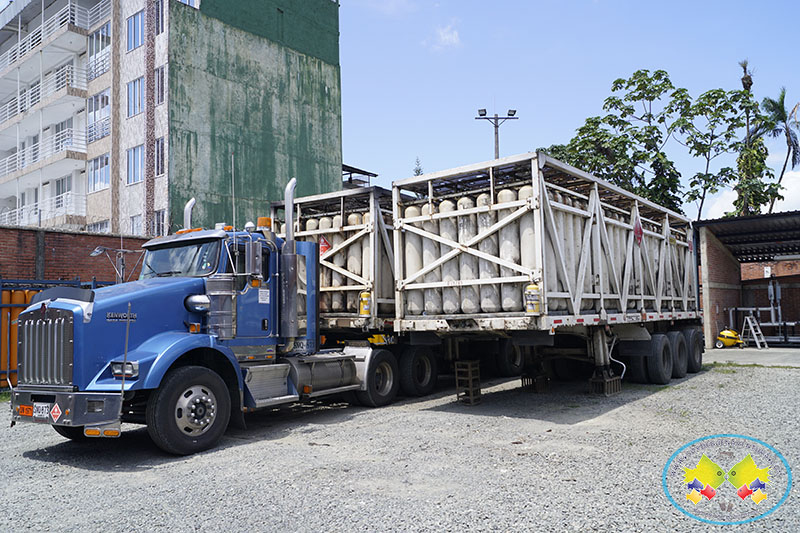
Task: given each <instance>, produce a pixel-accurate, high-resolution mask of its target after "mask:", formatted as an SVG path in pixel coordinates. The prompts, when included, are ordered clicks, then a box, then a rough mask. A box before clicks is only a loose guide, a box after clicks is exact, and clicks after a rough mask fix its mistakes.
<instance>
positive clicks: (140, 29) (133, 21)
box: [128, 10, 144, 52]
mask: <svg viewBox="0 0 800 533" xmlns="http://www.w3.org/2000/svg"><path fill="white" fill-rule="evenodd" d="M143 42H144V10H142V11H139V12H138V13H136V14H135V15H133V16H130V17H128V52H130V51H131V50H133V49H134V48H139V47H140V46H142V43H143Z"/></svg>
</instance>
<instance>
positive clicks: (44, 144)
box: [0, 129, 86, 177]
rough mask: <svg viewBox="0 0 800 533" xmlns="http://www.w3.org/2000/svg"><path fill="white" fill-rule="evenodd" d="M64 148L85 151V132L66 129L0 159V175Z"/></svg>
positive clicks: (42, 158)
mask: <svg viewBox="0 0 800 533" xmlns="http://www.w3.org/2000/svg"><path fill="white" fill-rule="evenodd" d="M65 150H71V151H74V152H86V133H84V132H82V131H77V130H72V129H67V130H62V131H60V132H58V133H56V134H55V135H51V136H50V137H47V138H46V139H43V140H42V141H41V142H38V143H36V144H32V145H30V146H28V147H26V148H24V149H22V150H19V151H18V152H16V153H14V154H11V155H10V156H8V157H6V158H5V159H0V177H2V176H5V175H6V174H11V173H12V172H16V171H17V170H22V169H24V168H25V167H29V166H31V165H33V164H35V163H38V162H39V161H43V160H45V159H47V158H48V157H50V156H52V155H55V154H57V153H59V152H63V151H65Z"/></svg>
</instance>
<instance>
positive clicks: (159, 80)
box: [156, 65, 166, 105]
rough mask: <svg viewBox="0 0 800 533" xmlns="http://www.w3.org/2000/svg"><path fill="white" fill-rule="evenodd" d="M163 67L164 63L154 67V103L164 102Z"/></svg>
mask: <svg viewBox="0 0 800 533" xmlns="http://www.w3.org/2000/svg"><path fill="white" fill-rule="evenodd" d="M164 67H166V65H161V66H160V67H158V68H157V69H156V105H158V104H163V103H164V93H165V92H166V91H165V87H164V80H165V77H164V71H165V68H164Z"/></svg>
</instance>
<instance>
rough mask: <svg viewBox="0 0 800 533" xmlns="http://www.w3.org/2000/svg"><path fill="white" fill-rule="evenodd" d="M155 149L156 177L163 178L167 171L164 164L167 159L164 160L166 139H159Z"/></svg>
mask: <svg viewBox="0 0 800 533" xmlns="http://www.w3.org/2000/svg"><path fill="white" fill-rule="evenodd" d="M155 148H156V149H155V152H156V176H161V175H163V174H164V173H165V172H166V171H167V169H166V166H165V165H164V163H165V161H166V160H165V158H164V137H159V138H158V139H156V146H155Z"/></svg>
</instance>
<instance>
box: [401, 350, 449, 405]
mask: <svg viewBox="0 0 800 533" xmlns="http://www.w3.org/2000/svg"><path fill="white" fill-rule="evenodd" d="M438 376H439V361H438V360H437V359H436V356H435V355H434V354H433V351H431V349H430V348H428V347H426V346H409V347H407V348H406V349H405V351H404V352H403V354H402V355H401V356H400V387H401V388H402V389H403V393H404V394H405V395H407V396H427V395H428V394H430V393H431V392H433V389H434V388H436V379H437V377H438Z"/></svg>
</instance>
